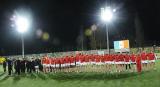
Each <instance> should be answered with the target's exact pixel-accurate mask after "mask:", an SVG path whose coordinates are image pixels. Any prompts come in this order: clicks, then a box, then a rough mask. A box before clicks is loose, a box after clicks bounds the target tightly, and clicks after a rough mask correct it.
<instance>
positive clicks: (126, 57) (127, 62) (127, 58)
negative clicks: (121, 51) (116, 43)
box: [124, 54, 131, 70]
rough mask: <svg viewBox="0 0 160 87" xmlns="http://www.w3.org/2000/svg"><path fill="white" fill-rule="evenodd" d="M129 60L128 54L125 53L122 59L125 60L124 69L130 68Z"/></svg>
mask: <svg viewBox="0 0 160 87" xmlns="http://www.w3.org/2000/svg"><path fill="white" fill-rule="evenodd" d="M130 60H131V58H130V56H129V55H128V54H125V56H124V61H125V66H126V70H128V69H131V65H130V64H131V62H130Z"/></svg>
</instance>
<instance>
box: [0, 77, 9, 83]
mask: <svg viewBox="0 0 160 87" xmlns="http://www.w3.org/2000/svg"><path fill="white" fill-rule="evenodd" d="M8 78H9V76H8V75H6V76H4V77H3V78H2V79H1V80H0V82H3V81H6V80H7V79H8Z"/></svg>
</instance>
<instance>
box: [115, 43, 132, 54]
mask: <svg viewBox="0 0 160 87" xmlns="http://www.w3.org/2000/svg"><path fill="white" fill-rule="evenodd" d="M114 50H115V52H129V51H130V50H129V40H121V41H114Z"/></svg>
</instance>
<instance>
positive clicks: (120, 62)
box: [115, 61, 124, 64]
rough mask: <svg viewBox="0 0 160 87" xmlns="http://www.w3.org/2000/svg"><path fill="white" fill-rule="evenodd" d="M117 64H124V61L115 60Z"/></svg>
mask: <svg viewBox="0 0 160 87" xmlns="http://www.w3.org/2000/svg"><path fill="white" fill-rule="evenodd" d="M115 64H124V62H122V61H119V62H115Z"/></svg>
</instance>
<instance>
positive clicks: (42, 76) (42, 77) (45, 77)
mask: <svg viewBox="0 0 160 87" xmlns="http://www.w3.org/2000/svg"><path fill="white" fill-rule="evenodd" d="M37 76H38V77H39V78H40V79H42V80H46V79H47V76H46V75H45V74H44V73H42V72H40V73H38V74H37Z"/></svg>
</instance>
